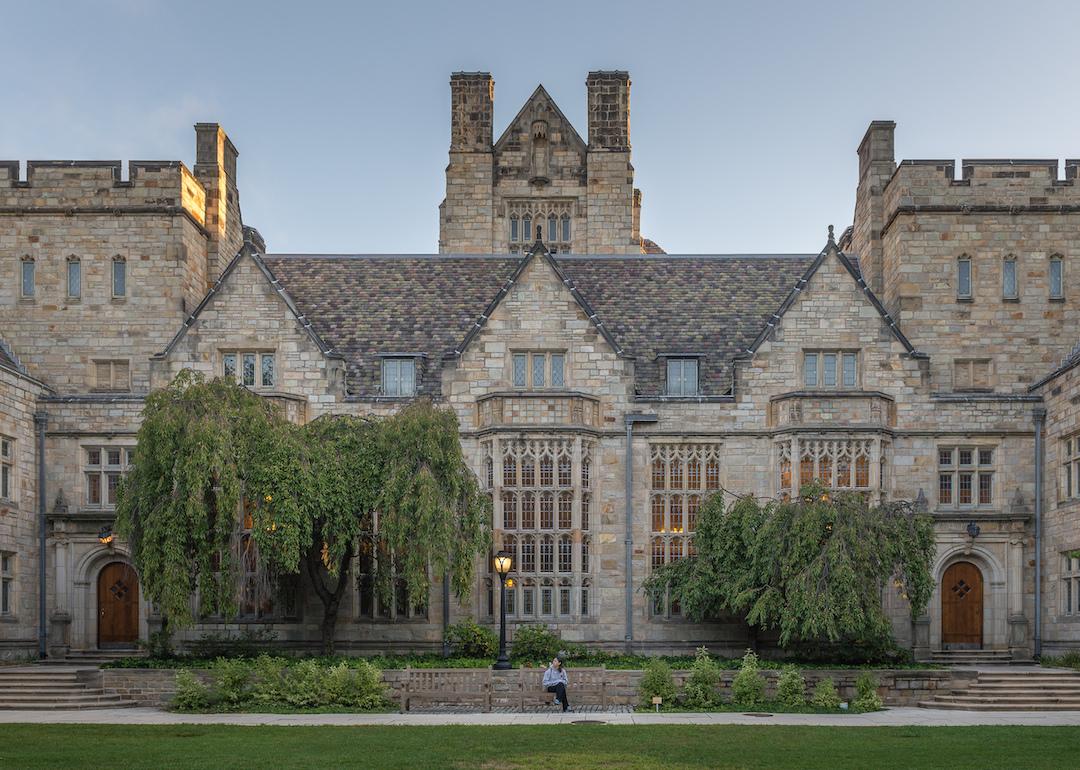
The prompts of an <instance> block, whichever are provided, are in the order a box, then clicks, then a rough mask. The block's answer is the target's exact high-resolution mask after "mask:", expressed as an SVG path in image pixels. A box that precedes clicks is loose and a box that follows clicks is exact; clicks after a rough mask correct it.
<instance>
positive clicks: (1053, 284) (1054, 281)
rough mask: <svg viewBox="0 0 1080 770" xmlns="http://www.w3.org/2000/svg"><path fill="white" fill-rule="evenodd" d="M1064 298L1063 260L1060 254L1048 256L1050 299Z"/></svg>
mask: <svg viewBox="0 0 1080 770" xmlns="http://www.w3.org/2000/svg"><path fill="white" fill-rule="evenodd" d="M1064 298H1065V260H1064V258H1063V257H1062V256H1061V255H1060V254H1055V255H1054V256H1052V257H1050V299H1064Z"/></svg>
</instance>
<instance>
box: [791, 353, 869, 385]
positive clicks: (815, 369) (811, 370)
mask: <svg viewBox="0 0 1080 770" xmlns="http://www.w3.org/2000/svg"><path fill="white" fill-rule="evenodd" d="M858 382H859V355H858V353H855V352H854V351H843V350H814V351H807V352H805V353H803V387H806V388H813V389H815V390H816V389H818V388H838V387H839V388H854V387H857V386H858Z"/></svg>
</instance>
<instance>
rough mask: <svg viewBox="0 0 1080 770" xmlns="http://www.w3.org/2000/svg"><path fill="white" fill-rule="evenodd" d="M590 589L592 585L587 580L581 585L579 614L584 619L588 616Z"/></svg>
mask: <svg viewBox="0 0 1080 770" xmlns="http://www.w3.org/2000/svg"><path fill="white" fill-rule="evenodd" d="M590 588H592V583H591V582H590V581H588V580H586V581H585V582H583V583H582V584H581V614H582V615H583V616H585V617H588V615H589V612H590V610H589V589H590Z"/></svg>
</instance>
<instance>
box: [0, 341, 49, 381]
mask: <svg viewBox="0 0 1080 770" xmlns="http://www.w3.org/2000/svg"><path fill="white" fill-rule="evenodd" d="M0 369H7V370H8V371H9V372H14V373H15V374H17V375H18V376H19V377H22V378H23V379H25V380H28V381H30V382H32V383H34V384H35V385H38V386H40V387H41V388H43V389H44V390H45V391H46V392H49V393H52V392H53V389H52V388H50V387H49V386H48V385H46V384H45V383H44V382H42V381H41V380H39V379H38V378H37V377H34V376H33V375H32V374H30V371H29V370H28V369H27V368H26V367H25V366H23V364H22V361H20V360H19V357H18V356H17V355H15V351H14V350H12V349H11V346H10V345H8V343H7V340H5V339H4V338H3V337H0Z"/></svg>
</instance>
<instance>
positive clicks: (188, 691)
mask: <svg viewBox="0 0 1080 770" xmlns="http://www.w3.org/2000/svg"><path fill="white" fill-rule="evenodd" d="M172 705H173V707H174V708H176V709H178V710H180V711H200V710H202V709H205V708H208V707H209V706H210V688H209V687H207V686H206V685H205V684H203V683H202V682H200V681H199V678H198V677H196V676H195V675H194V674H193V673H191V672H190V671H188V670H187V669H186V668H182V669H180V670H179V671H177V672H176V694H175V695H173V699H172Z"/></svg>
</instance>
